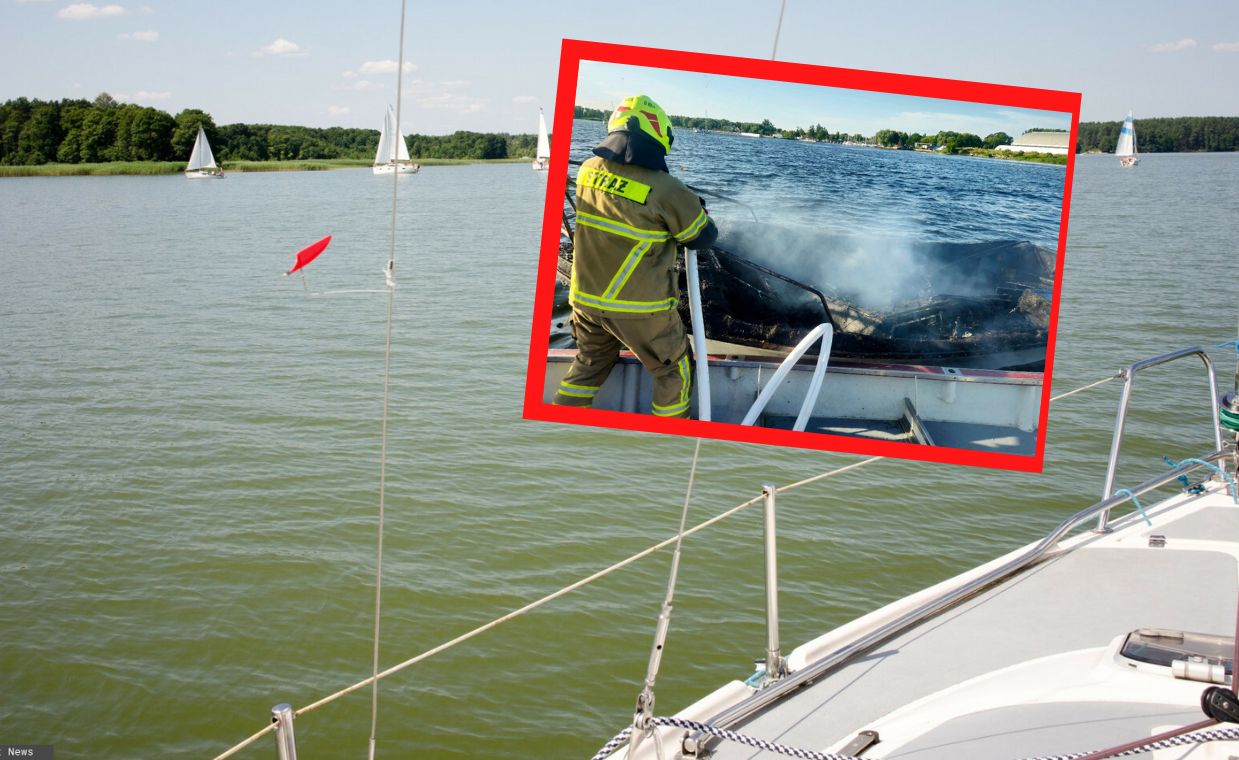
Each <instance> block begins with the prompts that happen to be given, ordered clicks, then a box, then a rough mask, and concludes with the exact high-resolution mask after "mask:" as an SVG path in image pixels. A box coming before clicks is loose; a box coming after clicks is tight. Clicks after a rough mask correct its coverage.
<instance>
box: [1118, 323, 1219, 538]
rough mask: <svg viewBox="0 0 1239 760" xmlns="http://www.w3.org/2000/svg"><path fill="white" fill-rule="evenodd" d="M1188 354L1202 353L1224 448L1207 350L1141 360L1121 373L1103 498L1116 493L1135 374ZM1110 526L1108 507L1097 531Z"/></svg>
mask: <svg viewBox="0 0 1239 760" xmlns="http://www.w3.org/2000/svg"><path fill="white" fill-rule="evenodd" d="M1185 356H1199V357H1200V360H1201V361H1202V362H1204V364H1205V373H1206V374H1207V375H1208V376H1209V411H1210V413H1211V414H1212V415H1213V436H1214V437H1213V443H1214V448H1215V449H1217V450H1219V451H1220V450H1221V449H1222V423H1221V419H1220V418H1219V416H1218V392H1217V376H1216V375H1215V374H1214V372H1213V360H1211V359H1210V358H1209V355H1208V354H1207V353H1205V350H1204V349H1203V348H1201V347H1200V346H1191V347H1190V348H1182V349H1179V350H1178V351H1171V352H1170V353H1168V354H1162V355H1161V356H1154V357H1152V358H1150V359H1144V360H1142V361H1138V362H1136V363H1135V364H1132V365H1131V366H1129V367H1128V368H1127V369H1125V370H1123V371H1122V372H1121V373H1120V376H1121V377H1123V378H1124V383H1123V395H1122V396H1121V397H1120V399H1119V409H1118V416H1117V417H1116V418H1115V420H1114V435H1113V437H1112V438H1111V439H1110V463H1109V464H1108V465H1107V466H1106V482H1105V485H1104V486H1103V487H1102V489H1101V497H1102V498H1103V499H1104V498H1107V497H1109V496H1111V495H1112V494H1113V493H1114V478H1115V476H1116V475H1117V474H1118V467H1119V449H1120V448H1121V447H1122V445H1123V428H1124V426H1125V425H1126V424H1127V407H1128V405H1129V404H1130V403H1131V391H1132V388H1134V387H1135V383H1136V374H1137V373H1138V372H1141V371H1143V370H1146V369H1148V368H1150V367H1156V366H1158V365H1159V364H1166V363H1167V362H1172V361H1175V360H1176V359H1182V358H1183V357H1185ZM1109 525H1110V510H1108V509H1106V510H1103V511H1102V512H1101V514H1100V515H1098V517H1097V530H1098V531H1099V532H1103V533H1104V532H1105V531H1107V530H1109Z"/></svg>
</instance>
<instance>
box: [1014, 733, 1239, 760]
mask: <svg viewBox="0 0 1239 760" xmlns="http://www.w3.org/2000/svg"><path fill="white" fill-rule="evenodd" d="M1234 739H1239V728H1211V729H1206V730H1204V731H1193V732H1192V733H1190V734H1182V735H1180V736H1172V737H1170V738H1168V739H1159V740H1158V741H1154V742H1147V743H1145V744H1141V745H1140V746H1139V747H1132V748H1131V749H1128V750H1124V751H1123V752H1116V753H1114V754H1113V755H1106V757H1132V756H1134V755H1142V754H1144V753H1146V752H1149V751H1150V750H1155V749H1169V748H1170V747H1184V746H1187V745H1189V744H1203V743H1205V742H1217V741H1226V740H1234ZM1095 751H1096V750H1094V752H1095ZM1091 754H1094V753H1093V752H1077V753H1075V754H1073V755H1053V756H1050V757H1033V758H1026V760H1079V759H1080V758H1082V757H1088V756H1089V755H1091Z"/></svg>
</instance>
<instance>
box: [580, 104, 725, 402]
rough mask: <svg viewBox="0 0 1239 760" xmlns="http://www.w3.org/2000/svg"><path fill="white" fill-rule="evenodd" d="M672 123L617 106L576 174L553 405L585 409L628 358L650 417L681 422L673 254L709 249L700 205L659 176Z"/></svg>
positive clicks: (654, 112)
mask: <svg viewBox="0 0 1239 760" xmlns="http://www.w3.org/2000/svg"><path fill="white" fill-rule="evenodd" d="M673 141H674V136H673V134H672V131H671V120H670V119H668V118H667V114H666V112H665V111H663V109H662V108H660V107H659V106H658V104H657V103H655V102H654V101H653V100H650V99H649V98H648V97H646V96H645V95H633V96H632V97H629V98H625V99H624V101H623V102H622V103H620V105H619V106H617V107H616V109H615V111H614V112H613V113H612V114H611V118H610V120H609V121H608V122H607V137H606V139H604V140H603V141H602V142H600V143H599V144H598V145H597V147H595V148H594V150H593V153H594V157H593V158H590V159H589V160H587V161H585V162H584V163H583V164H582V165H581V168H580V170H579V172H578V173H577V179H576V195H577V209H576V211H577V216H576V221H577V227H576V236H575V239H574V253H573V261H572V287H571V290H570V291H569V301H570V302H571V303H572V334H573V337H575V338H576V343H577V350H578V353H577V356H576V359H575V360H573V362H572V366H571V367H569V368H568V374H567V375H566V376H565V377H564V379H563V381H562V382H561V383H560V384H559V389H558V391H557V392H556V394H555V403H556V404H563V405H565V406H589V405H591V404H592V403H593V401H594V396H595V395H597V393H598V389H599V388H601V387H602V384H603V382H604V381H605V380H606V379H607V376H608V375H609V374H610V373H611V368H612V367H613V366H615V363H616V361H618V360H619V352H620V350H621V349H623V348H627V349H628V350H629V351H631V352H632V353H633V354H635V355H636V356H637V358H638V359H639V360H640V361H641V365H642V366H643V367H645V369H646V370H647V371H649V373H650V374H651V375H652V376H653V378H654V394H653V395H654V397H653V409H652V410H651V411H652V412H653V413H654V414H655V415H656V416H659V417H688V416H689V402H690V391H691V389H692V375H691V371H690V370H691V368H690V366H689V356H688V348H689V342H688V336H687V335H686V334H685V330H684V323H683V322H682V321H681V320H680V315H679V312H677V311H676V304H677V303H678V300H679V299H678V298H677V297H676V296H677V294H678V292H679V288H678V287H677V279H678V278H677V276H676V251H677V246H679V245H685V246H688V247H689V248H693V249H703V248H708V247H709V246H710V245H712V244H713V243H714V240H715V238H717V237H718V229H717V228H716V227H715V226H714V222H713V221H712V220H711V219H710V216H709V214H708V213H707V212H706V208H705V201H703V200H702V199H701V198H699V197H698V196H697V194H696V193H694V192H692V191H691V190H689V189H688V188H687V187H685V186H684V183H682V182H680V181H679V180H678V179H676V178H675V177H672V176H671V174H670V173H669V172H668V170H667V161H666V156H667V153H668V152H669V151H670V150H671V144H672V142H673Z"/></svg>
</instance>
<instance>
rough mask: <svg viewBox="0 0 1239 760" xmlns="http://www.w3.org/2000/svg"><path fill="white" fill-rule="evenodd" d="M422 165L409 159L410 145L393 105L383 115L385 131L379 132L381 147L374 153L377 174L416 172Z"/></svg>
mask: <svg viewBox="0 0 1239 760" xmlns="http://www.w3.org/2000/svg"><path fill="white" fill-rule="evenodd" d="M420 168H421V167H420V166H418V165H417V164H415V163H413V162H412V161H411V160H410V159H409V146H408V145H407V144H406V143H405V141H404V133H403V132H402V131H401V130H400V127H399V126H397V124H396V114H395V112H393V111H392V108H391V106H388V107H387V113H386V114H385V115H384V116H383V131H382V132H381V133H380V134H379V149H378V151H376V152H375V154H374V173H375V174H392V173H393V172H394V173H396V174H416V173H417V170H418V169H420Z"/></svg>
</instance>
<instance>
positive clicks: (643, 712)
mask: <svg viewBox="0 0 1239 760" xmlns="http://www.w3.org/2000/svg"><path fill="white" fill-rule="evenodd" d="M700 454H701V439H700V438H698V439H697V443H696V445H694V446H693V463H692V465H691V466H690V467H689V470H688V489H687V490H686V491H685V492H684V506H683V508H682V509H681V510H680V529H679V530H678V531H676V534H675V551H674V552H672V555H671V573H670V575H669V577H668V578H667V596H666V597H665V598H664V599H663V606H662V608H661V609H660V610H659V613H658V626H657V628H656V629H655V631H654V644H653V646H652V647H651V648H650V662H649V666H648V667H647V668H646V671H645V686H644V687H643V688H642V689H641V693H640V694H639V695H637V709H636V711H635V713H634V714H633V719H632V724H633V727H634V729H640V730H634V731H633V732H632V744H631V745H630V749H629V751H628V754H629V756H630V757H631V756H632V755H633V754H635V753H636V751H637V745H638V744H640V743H641V739H642V737H643V736H644V735H645V733H646V731H647V730H648V729H649V721H650V719H651V718H652V717H653V716H654V682H655V681H656V680H657V679H658V667H659V665H660V664H661V662H662V656H663V649H664V647H665V646H666V644H667V630H668V629H669V628H670V627H671V603H672V601H673V600H674V599H675V584H676V580H677V579H678V577H679V574H680V546H681V545H682V544H683V543H684V526H685V524H686V523H687V522H688V503H689V501H691V500H692V496H693V481H694V480H696V478H697V459H698V456H699V455H700Z"/></svg>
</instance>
